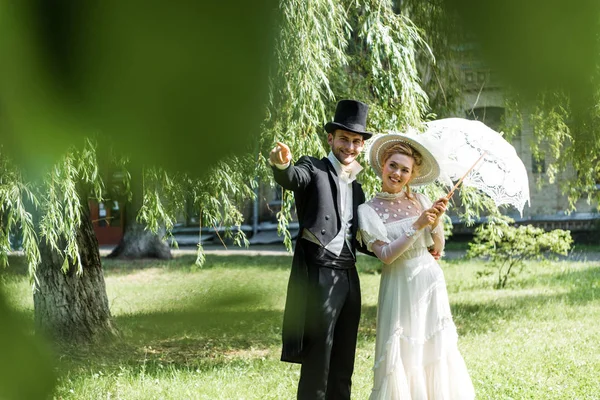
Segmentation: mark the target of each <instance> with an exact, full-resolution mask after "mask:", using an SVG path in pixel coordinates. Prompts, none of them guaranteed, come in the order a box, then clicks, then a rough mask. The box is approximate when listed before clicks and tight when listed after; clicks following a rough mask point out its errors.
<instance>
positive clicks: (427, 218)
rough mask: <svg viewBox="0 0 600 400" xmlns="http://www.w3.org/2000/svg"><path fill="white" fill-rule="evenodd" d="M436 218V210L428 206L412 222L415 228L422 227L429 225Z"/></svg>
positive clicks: (419, 228)
mask: <svg viewBox="0 0 600 400" xmlns="http://www.w3.org/2000/svg"><path fill="white" fill-rule="evenodd" d="M436 218H437V210H436V209H435V208H433V207H432V208H428V209H427V210H425V211H423V212H422V213H421V215H420V216H419V218H418V219H417V220H416V221H415V223H414V224H413V227H414V228H415V229H416V230H421V229H424V228H425V227H426V226H427V225H431V224H432V223H433V221H435V219H436Z"/></svg>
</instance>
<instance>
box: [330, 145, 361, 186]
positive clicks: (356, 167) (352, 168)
mask: <svg viewBox="0 0 600 400" xmlns="http://www.w3.org/2000/svg"><path fill="white" fill-rule="evenodd" d="M327 158H328V159H329V161H331V164H333V168H334V169H335V172H336V173H337V175H338V177H341V176H342V172H346V173H349V175H347V176H348V183H350V182H352V181H354V180H355V179H356V175H358V173H359V172H360V171H362V170H363V167H362V166H361V165H360V164H359V163H358V161H356V160H354V161H353V162H352V164H350V165H348V166H346V165H342V163H341V162H340V160H338V159H337V157H336V156H335V155H334V154H333V152H331V151H330V152H329V155H328V156H327Z"/></svg>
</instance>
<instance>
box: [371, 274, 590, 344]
mask: <svg viewBox="0 0 600 400" xmlns="http://www.w3.org/2000/svg"><path fill="white" fill-rule="evenodd" d="M540 282H541V281H540V279H537V280H536V283H538V284H539V283H540ZM543 282H545V283H546V284H549V285H551V286H560V287H563V288H565V289H568V291H566V292H562V293H550V294H537V295H530V294H526V293H525V294H520V292H519V291H520V290H521V289H522V288H518V289H512V290H516V291H513V295H506V296H504V297H500V298H498V299H495V300H490V299H485V300H482V301H479V302H478V301H473V302H452V297H451V298H450V300H451V309H452V316H453V318H454V322H455V324H456V326H457V328H458V331H459V334H460V335H463V334H466V333H484V332H488V331H493V330H495V329H496V328H497V327H498V322H499V321H501V320H502V321H508V320H512V319H516V318H523V317H526V318H535V319H539V317H534V316H533V314H534V313H537V312H538V311H539V310H540V309H542V310H543V309H546V308H547V307H552V304H557V303H558V304H567V305H573V306H579V305H585V304H587V303H589V302H592V301H599V300H600V284H599V282H600V266H599V267H593V268H587V269H582V270H577V271H570V272H561V273H555V274H549V275H547V276H546V277H545V278H544V281H543ZM529 287H531V286H529ZM523 289H524V290H525V288H523ZM509 290H511V288H508V289H500V290H498V291H497V292H498V293H500V294H503V293H508V291H509ZM493 291H495V289H490V292H493ZM503 291H505V292H503ZM376 322H377V307H375V306H367V307H364V306H363V309H362V318H361V326H360V330H361V334H362V335H363V336H364V337H365V338H371V339H374V338H375V332H376Z"/></svg>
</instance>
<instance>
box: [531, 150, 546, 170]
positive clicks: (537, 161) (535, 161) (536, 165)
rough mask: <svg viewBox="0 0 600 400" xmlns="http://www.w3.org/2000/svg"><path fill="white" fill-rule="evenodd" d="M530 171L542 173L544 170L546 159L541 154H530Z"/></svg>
mask: <svg viewBox="0 0 600 400" xmlns="http://www.w3.org/2000/svg"><path fill="white" fill-rule="evenodd" d="M531 172H534V173H536V174H543V173H544V172H546V160H545V158H543V156H539V157H538V156H536V155H535V154H532V155H531Z"/></svg>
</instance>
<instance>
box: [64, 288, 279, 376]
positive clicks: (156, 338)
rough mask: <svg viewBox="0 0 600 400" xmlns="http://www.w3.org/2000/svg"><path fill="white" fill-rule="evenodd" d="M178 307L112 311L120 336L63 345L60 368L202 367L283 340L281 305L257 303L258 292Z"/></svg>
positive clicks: (242, 357) (249, 355)
mask: <svg viewBox="0 0 600 400" xmlns="http://www.w3.org/2000/svg"><path fill="white" fill-rule="evenodd" d="M194 301H195V303H192V304H193V305H192V306H190V307H189V308H186V309H184V310H181V311H166V312H151V313H137V314H129V315H121V316H118V317H115V323H116V325H117V327H118V328H119V330H120V332H121V337H120V338H118V339H116V340H114V341H113V342H111V343H101V344H100V345H96V346H89V347H85V348H81V347H77V348H76V347H67V348H61V349H60V350H61V353H62V354H63V356H62V365H61V370H62V371H63V372H68V371H73V370H77V369H81V368H82V367H84V366H85V368H91V369H94V368H95V367H97V368H99V369H102V370H103V371H118V370H119V369H121V368H123V367H127V368H128V369H129V370H130V371H132V372H133V373H134V374H135V373H138V372H142V371H143V372H144V373H146V374H147V373H151V370H155V371H157V372H158V371H162V372H164V368H170V369H176V370H193V371H197V370H200V371H204V370H211V369H214V368H219V367H223V366H225V365H232V364H233V365H236V363H237V364H240V363H241V364H244V363H250V362H254V361H255V360H257V359H260V358H261V357H264V356H266V355H267V354H269V352H271V351H272V350H273V348H278V346H279V345H280V343H281V330H280V326H281V321H282V318H283V317H282V311H281V310H276V309H269V308H264V306H263V308H261V298H260V293H258V292H248V291H240V292H237V293H230V294H228V295H225V296H223V295H221V296H216V297H213V298H211V299H204V298H202V299H200V298H198V299H195V300H194Z"/></svg>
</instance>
